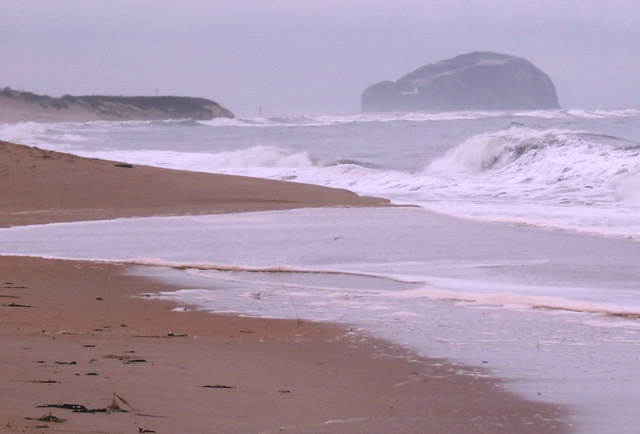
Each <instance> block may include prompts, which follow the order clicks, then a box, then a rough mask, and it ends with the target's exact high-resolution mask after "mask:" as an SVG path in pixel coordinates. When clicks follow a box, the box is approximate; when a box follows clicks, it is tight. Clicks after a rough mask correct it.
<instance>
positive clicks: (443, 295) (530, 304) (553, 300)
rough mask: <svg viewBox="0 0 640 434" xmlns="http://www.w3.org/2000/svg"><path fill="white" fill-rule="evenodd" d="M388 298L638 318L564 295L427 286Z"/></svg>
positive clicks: (636, 314) (637, 314) (636, 313)
mask: <svg viewBox="0 0 640 434" xmlns="http://www.w3.org/2000/svg"><path fill="white" fill-rule="evenodd" d="M390 296H391V297H395V298H402V299H412V298H425V299H429V300H451V301H459V302H468V303H478V304H481V305H493V306H501V307H505V308H531V309H540V310H550V311H551V310H558V311H568V312H576V313H588V314H601V315H608V316H617V317H623V318H633V319H639V318H640V311H639V310H634V309H625V308H621V307H617V306H609V305H606V304H601V303H594V302H590V301H581V300H571V299H568V298H565V297H554V296H540V295H535V296H534V295H520V294H513V293H474V292H458V291H448V290H440V289H431V288H420V289H413V290H405V291H400V292H396V293H392V294H390Z"/></svg>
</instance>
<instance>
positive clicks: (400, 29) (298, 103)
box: [0, 0, 640, 116]
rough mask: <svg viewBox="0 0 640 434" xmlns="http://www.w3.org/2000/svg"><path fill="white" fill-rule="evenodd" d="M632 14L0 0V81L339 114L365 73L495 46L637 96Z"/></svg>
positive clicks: (345, 1) (578, 102) (442, 3)
mask: <svg viewBox="0 0 640 434" xmlns="http://www.w3.org/2000/svg"><path fill="white" fill-rule="evenodd" d="M639 19H640V2H638V1H632V0H624V1H623V0H536V1H535V2H533V1H532V2H525V1H515V0H514V1H506V0H466V1H463V0H434V1H432V0H424V1H418V0H388V1H387V0H366V1H365V0H262V1H260V0H210V1H197V0H190V1H187V0H181V1H176V0H126V1H122V0H108V1H103V0H31V1H13V0H0V50H1V51H0V52H1V55H2V66H1V67H0V86H10V87H12V88H16V89H22V90H29V91H32V92H36V93H44V94H49V95H53V96H61V95H63V94H76V95H80V94H115V95H153V94H154V93H155V90H156V89H158V90H159V93H160V94H164V95H168V94H171V95H188V96H202V97H207V98H211V99H214V100H216V101H218V102H219V103H221V104H222V105H224V106H226V107H227V108H229V109H230V110H232V111H233V112H235V113H236V114H238V115H245V116H246V115H255V114H256V113H257V110H258V107H259V106H263V107H264V111H265V114H294V113H315V114H323V113H330V114H346V113H356V112H358V111H359V107H360V93H361V92H362V90H363V89H364V88H365V87H367V86H369V85H370V84H373V83H375V82H378V81H381V80H385V79H392V80H396V79H397V78H399V77H400V76H402V75H404V74H406V73H408V72H410V71H412V70H414V69H416V68H418V67H420V66H422V65H425V64H427V63H432V62H436V61H438V60H441V59H445V58H449V57H453V56H455V55H458V54H462V53H466V52H469V51H476V50H491V51H496V52H501V53H506V54H513V55H517V56H521V57H524V58H526V59H528V60H530V61H531V62H533V63H534V64H535V65H537V66H538V67H539V68H540V69H542V70H543V71H545V72H546V73H547V74H549V76H550V77H551V79H552V80H553V82H554V83H555V85H556V88H557V91H558V95H559V98H560V103H561V105H562V106H563V107H564V108H630V107H634V108H638V107H640V25H639V24H638V21H639Z"/></svg>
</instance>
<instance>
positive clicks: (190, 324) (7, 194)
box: [0, 142, 568, 433]
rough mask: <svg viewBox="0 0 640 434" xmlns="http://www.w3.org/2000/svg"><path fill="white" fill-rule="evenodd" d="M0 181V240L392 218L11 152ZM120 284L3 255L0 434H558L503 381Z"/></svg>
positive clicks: (544, 409) (319, 190) (1, 150)
mask: <svg viewBox="0 0 640 434" xmlns="http://www.w3.org/2000/svg"><path fill="white" fill-rule="evenodd" d="M0 173H2V180H3V182H2V183H1V184H0V198H1V199H2V200H1V204H0V207H1V208H0V227H7V226H14V225H26V224H40V223H48V222H61V221H80V220H97V219H108V218H117V217H129V216H154V215H180V214H210V213H233V212H246V211H259V210H278V209H291V208H302V207H326V206H354V207H355V206H384V205H386V204H387V202H386V201H385V200H381V199H375V198H363V197H359V196H357V195H355V194H353V193H350V192H348V191H345V190H335V189H329V188H323V187H316V186H309V185H303V184H295V183H285V182H279V181H266V180H258V179H252V178H242V177H233V176H223V175H211V174H202V173H192V172H181V171H172V170H165V169H158V168H151V167H144V166H135V167H129V166H128V165H122V164H118V163H115V162H106V161H100V160H90V159H84V158H80V157H75V156H71V155H66V154H60V153H55V152H50V151H42V150H39V149H36V148H29V147H24V146H20V145H14V144H10V143H7V142H0ZM126 270H127V268H126V267H125V266H123V265H117V264H103V263H100V264H98V263H88V262H78V261H61V260H48V259H40V258H19V257H2V259H1V260H0V302H1V304H2V306H1V307H0V315H1V318H2V320H1V321H0V330H1V333H0V339H1V340H2V347H3V349H4V350H3V351H2V355H1V356H0V357H2V364H3V367H4V368H3V370H2V373H1V374H0V381H1V382H2V394H1V395H0V403H1V405H0V408H2V410H1V412H0V426H2V432H74V433H79V432H109V433H135V432H138V433H142V432H158V433H161V432H162V433H178V432H180V433H204V432H239V433H245V432H246V433H253V432H336V433H338V432H341V433H342V432H362V433H365V432H367V433H371V432H379V433H386V432H408V433H423V432H434V433H439V432H447V433H472V432H479V433H480V432H483V433H499V432H504V433H551V432H566V431H568V427H567V425H566V424H565V423H563V422H562V417H563V416H564V415H565V414H566V410H565V409H562V408H559V407H558V406H555V405H550V404H541V403H534V402H529V401H525V400H522V399H519V398H518V397H516V396H514V395H512V394H510V393H508V392H506V391H505V390H504V389H503V386H502V381H501V380H500V379H494V378H488V377H480V376H471V375H461V374H459V373H458V372H459V368H458V367H457V366H456V365H455V364H452V363H450V362H448V361H446V360H436V359H425V358H420V357H417V356H414V355H413V354H411V353H409V352H407V351H405V350H403V349H401V348H397V347H395V346H393V345H391V344H389V343H386V342H383V341H379V340H374V339H371V338H367V337H365V336H360V335H358V334H354V333H352V332H350V331H349V330H348V329H346V328H345V327H342V326H336V325H326V324H314V323H309V322H297V321H281V320H264V319H254V318H241V317H235V316H225V315H213V314H209V313H204V312H176V311H174V310H173V308H174V307H175V306H174V305H172V304H170V303H167V302H161V301H157V300H153V301H152V300H145V299H144V296H143V294H144V293H147V292H158V291H162V290H169V289H171V288H170V287H169V285H168V284H166V285H163V284H159V283H156V282H152V281H149V280H145V279H143V278H140V277H135V276H131V275H127V274H126V273H125V272H126ZM66 404H70V405H71V406H69V405H67V407H72V408H71V409H69V408H60V406H65V405H66ZM47 406H52V407H47ZM73 408H75V409H76V410H81V411H80V412H74V411H72V409H73ZM119 409H121V410H125V412H121V411H117V410H119ZM63 420H64V421H63Z"/></svg>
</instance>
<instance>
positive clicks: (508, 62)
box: [362, 51, 560, 112]
mask: <svg viewBox="0 0 640 434" xmlns="http://www.w3.org/2000/svg"><path fill="white" fill-rule="evenodd" d="M559 107H560V106H559V104H558V97H557V95H556V89H555V86H554V85H553V82H552V81H551V79H550V78H549V76H548V75H547V74H545V73H544V72H542V71H541V70H540V69H538V68H537V67H536V66H535V65H533V64H532V63H531V62H529V61H528V60H525V59H523V58H521V57H516V56H509V55H506V54H498V53H493V52H490V51H485V52H480V51H476V52H473V53H468V54H462V55H459V56H456V57H454V58H452V59H447V60H442V61H440V62H437V63H433V64H429V65H426V66H423V67H421V68H418V69H417V70H415V71H413V72H411V73H409V74H407V75H405V76H404V77H402V78H400V79H399V80H398V81H395V82H393V81H383V82H380V83H377V84H374V85H372V86H370V87H368V88H367V89H365V90H364V92H362V111H364V112H385V111H457V110H540V109H557V108H559Z"/></svg>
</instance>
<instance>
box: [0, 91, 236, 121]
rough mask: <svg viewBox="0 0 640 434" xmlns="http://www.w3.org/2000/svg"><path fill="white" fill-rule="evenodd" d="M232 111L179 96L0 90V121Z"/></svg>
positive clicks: (201, 115) (200, 116)
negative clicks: (65, 93) (45, 93)
mask: <svg viewBox="0 0 640 434" xmlns="http://www.w3.org/2000/svg"><path fill="white" fill-rule="evenodd" d="M218 117H224V118H233V117H234V115H233V113H231V112H230V111H229V110H227V109H226V108H224V107H222V106H221V105H220V104H218V103H216V102H214V101H211V100H208V99H205V98H192V97H180V96H102V95H91V96H71V95H65V96H63V97H61V98H53V97H50V96H46V95H36V94H34V93H31V92H23V91H17V90H14V89H11V88H8V87H5V88H4V89H2V90H0V122H5V123H12V122H26V121H36V122H86V121H95V120H108V121H124V120H164V119H194V120H208V119H213V118H218Z"/></svg>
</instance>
